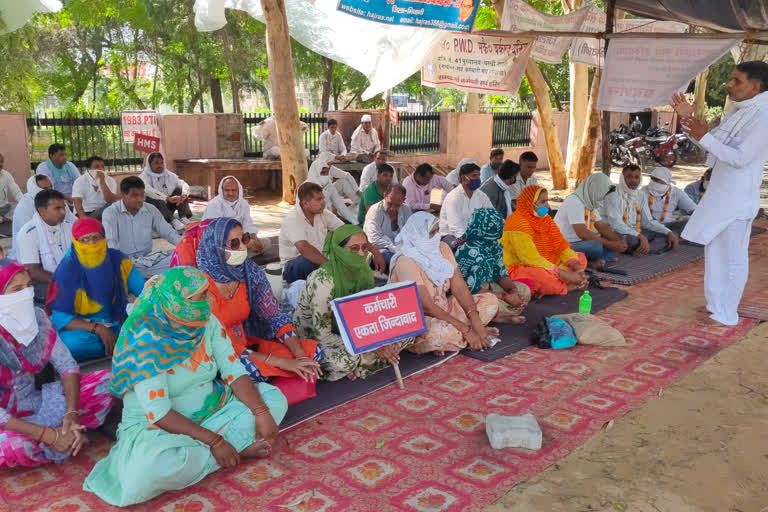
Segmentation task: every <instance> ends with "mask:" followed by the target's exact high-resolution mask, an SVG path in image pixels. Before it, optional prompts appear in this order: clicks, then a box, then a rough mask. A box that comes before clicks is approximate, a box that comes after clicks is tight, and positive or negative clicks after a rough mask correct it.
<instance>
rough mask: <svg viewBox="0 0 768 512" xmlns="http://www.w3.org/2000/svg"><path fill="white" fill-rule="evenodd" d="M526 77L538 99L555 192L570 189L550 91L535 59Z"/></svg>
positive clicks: (529, 63) (531, 62) (530, 62)
mask: <svg viewBox="0 0 768 512" xmlns="http://www.w3.org/2000/svg"><path fill="white" fill-rule="evenodd" d="M525 76H526V77H527V78H528V83H529V84H530V85H531V90H533V96H534V97H535V98H536V105H537V107H538V110H539V117H540V118H541V128H542V130H544V139H545V140H546V142H547V156H548V158H549V171H550V173H552V183H553V188H554V190H563V189H566V188H568V179H567V178H566V176H565V163H564V162H563V152H562V151H561V150H560V140H559V138H558V136H557V127H556V126H555V118H554V115H553V114H552V102H551V101H550V99H549V91H548V90H547V84H546V83H545V82H544V77H543V76H542V74H541V70H539V66H538V65H537V64H536V62H534V60H533V59H529V60H528V64H527V65H526V66H525Z"/></svg>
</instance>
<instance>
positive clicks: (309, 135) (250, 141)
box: [243, 113, 326, 158]
mask: <svg viewBox="0 0 768 512" xmlns="http://www.w3.org/2000/svg"><path fill="white" fill-rule="evenodd" d="M270 115H271V114H270V113H253V114H243V123H244V124H245V156H250V157H262V156H264V142H263V141H261V140H259V139H257V138H256V136H255V135H254V133H253V129H254V128H255V127H256V125H258V124H259V123H260V122H262V121H263V120H265V119H266V118H268V117H269V116H270ZM299 120H300V121H302V122H304V123H307V125H308V126H309V129H308V130H307V131H306V132H305V133H304V147H305V148H307V149H308V150H309V156H310V158H314V157H315V156H317V153H318V148H319V145H320V134H321V133H323V131H324V130H325V121H326V119H325V116H324V115H322V114H305V115H300V116H299Z"/></svg>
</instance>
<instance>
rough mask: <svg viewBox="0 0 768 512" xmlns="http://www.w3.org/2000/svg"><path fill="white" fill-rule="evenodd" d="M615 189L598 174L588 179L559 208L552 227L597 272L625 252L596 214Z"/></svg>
mask: <svg viewBox="0 0 768 512" xmlns="http://www.w3.org/2000/svg"><path fill="white" fill-rule="evenodd" d="M614 189H615V187H614V185H613V184H612V183H611V178H609V177H608V176H606V175H605V174H603V173H601V172H599V173H596V174H593V175H591V176H589V177H588V178H587V179H586V180H584V181H583V182H582V183H581V185H579V186H578V187H577V188H576V190H575V191H574V192H573V194H571V195H569V196H568V197H566V198H565V201H563V204H562V205H560V209H559V210H557V214H555V224H557V227H558V228H559V229H560V233H561V234H562V235H563V238H565V240H566V241H567V242H569V243H570V244H571V249H573V250H574V251H577V252H581V253H584V256H586V258H587V260H588V261H589V266H590V267H591V268H594V269H597V270H600V269H602V268H603V266H604V265H605V263H606V262H609V261H613V260H614V259H616V253H617V252H625V251H626V250H627V243H626V242H625V241H624V239H623V238H621V237H620V236H618V235H617V234H616V233H615V232H614V231H613V230H612V229H611V227H610V226H609V225H608V224H606V223H605V222H603V220H602V218H601V217H600V212H599V211H598V210H599V209H600V208H601V207H602V205H603V201H605V197H606V196H607V195H608V194H609V193H610V192H612V191H613V190H614Z"/></svg>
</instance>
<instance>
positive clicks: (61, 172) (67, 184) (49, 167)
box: [35, 143, 80, 203]
mask: <svg viewBox="0 0 768 512" xmlns="http://www.w3.org/2000/svg"><path fill="white" fill-rule="evenodd" d="M35 174H44V175H45V176H48V177H49V178H50V179H51V183H53V188H54V190H58V191H59V192H61V193H62V194H64V197H66V198H67V202H69V203H71V202H72V186H73V185H74V184H75V180H76V179H77V178H78V176H80V170H79V169H78V168H77V167H76V166H75V164H73V163H72V162H68V161H67V149H66V148H65V147H64V145H63V144H58V143H57V144H51V145H50V146H48V160H46V161H45V162H41V163H40V165H38V166H37V170H36V171H35Z"/></svg>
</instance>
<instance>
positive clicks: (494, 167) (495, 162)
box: [480, 148, 504, 183]
mask: <svg viewBox="0 0 768 512" xmlns="http://www.w3.org/2000/svg"><path fill="white" fill-rule="evenodd" d="M503 162H504V150H503V149H501V148H493V149H492V150H491V158H490V159H489V160H488V163H487V164H485V165H484V166H482V167H481V168H480V181H481V182H482V183H485V182H486V181H488V180H489V179H491V178H493V177H494V176H496V174H498V172H499V169H500V168H501V164H502V163H503Z"/></svg>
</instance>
